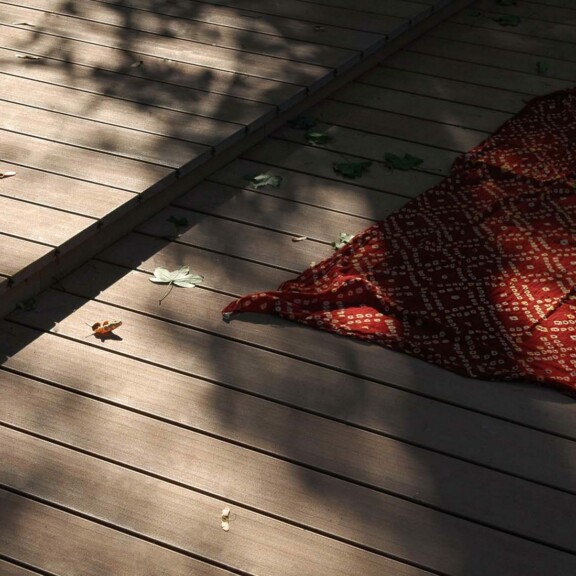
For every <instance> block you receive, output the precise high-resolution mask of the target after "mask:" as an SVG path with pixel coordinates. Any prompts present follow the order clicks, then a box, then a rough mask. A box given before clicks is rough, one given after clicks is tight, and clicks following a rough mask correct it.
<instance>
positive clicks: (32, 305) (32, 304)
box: [17, 298, 36, 312]
mask: <svg viewBox="0 0 576 576" xmlns="http://www.w3.org/2000/svg"><path fill="white" fill-rule="evenodd" d="M17 306H18V308H20V310H24V312H30V311H31V310H36V299H35V298H28V299H27V300H22V301H21V302H18V304H17Z"/></svg>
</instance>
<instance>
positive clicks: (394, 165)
mask: <svg viewBox="0 0 576 576" xmlns="http://www.w3.org/2000/svg"><path fill="white" fill-rule="evenodd" d="M423 162H424V160H422V158H418V157H417V156H412V154H404V156H397V155H396V154H392V153H386V154H385V155H384V164H385V165H386V167H387V168H390V169H391V170H412V169H413V168H416V166H420V164H422V163H423Z"/></svg>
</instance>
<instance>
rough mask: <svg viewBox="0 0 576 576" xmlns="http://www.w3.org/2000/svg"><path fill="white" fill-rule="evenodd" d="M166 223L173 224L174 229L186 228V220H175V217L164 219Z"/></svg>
mask: <svg viewBox="0 0 576 576" xmlns="http://www.w3.org/2000/svg"><path fill="white" fill-rule="evenodd" d="M166 222H170V223H171V224H174V226H175V227H176V228H184V227H185V226H188V218H177V217H176V216H170V218H166Z"/></svg>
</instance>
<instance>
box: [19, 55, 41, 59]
mask: <svg viewBox="0 0 576 576" xmlns="http://www.w3.org/2000/svg"><path fill="white" fill-rule="evenodd" d="M16 58H20V59H21V60H42V57H41V56H32V54H16Z"/></svg>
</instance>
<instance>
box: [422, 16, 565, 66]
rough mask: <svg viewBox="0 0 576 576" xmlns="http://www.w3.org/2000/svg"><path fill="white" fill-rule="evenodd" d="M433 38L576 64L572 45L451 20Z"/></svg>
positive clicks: (438, 29) (442, 25)
mask: <svg viewBox="0 0 576 576" xmlns="http://www.w3.org/2000/svg"><path fill="white" fill-rule="evenodd" d="M431 36H438V37H440V38H446V39H451V40H456V41H460V42H470V43H472V44H479V45H481V46H490V47H492V48H501V49H504V50H513V51H515V52H521V53H524V54H531V55H533V56H535V57H546V58H560V59H562V60H564V61H570V62H575V61H576V54H575V53H574V50H573V49H572V47H571V46H570V44H567V43H563V42H557V41H556V40H546V39H544V38H535V37H534V36H526V35H524V34H510V33H508V32H506V31H505V30H502V29H493V28H483V27H481V26H473V25H466V24H459V23H458V22H457V21H455V20H450V21H447V22H444V23H442V24H441V25H440V26H438V27H436V28H435V29H434V30H433V32H432V33H431Z"/></svg>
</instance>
